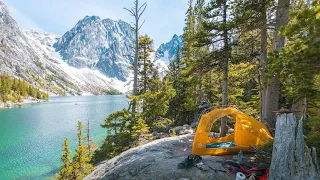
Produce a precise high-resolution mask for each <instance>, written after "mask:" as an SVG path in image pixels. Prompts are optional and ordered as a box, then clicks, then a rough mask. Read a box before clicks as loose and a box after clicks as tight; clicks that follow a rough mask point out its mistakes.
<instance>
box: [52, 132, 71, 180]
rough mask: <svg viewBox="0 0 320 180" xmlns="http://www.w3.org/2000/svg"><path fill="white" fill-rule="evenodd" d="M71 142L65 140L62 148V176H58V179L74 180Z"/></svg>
mask: <svg viewBox="0 0 320 180" xmlns="http://www.w3.org/2000/svg"><path fill="white" fill-rule="evenodd" d="M70 153H71V151H70V148H69V140H68V138H66V139H65V141H64V143H63V146H62V157H61V161H62V163H63V165H62V166H61V168H60V174H56V178H57V179H61V180H67V179H71V178H72V170H73V169H72V160H71V157H70Z"/></svg>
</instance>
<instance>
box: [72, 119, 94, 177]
mask: <svg viewBox="0 0 320 180" xmlns="http://www.w3.org/2000/svg"><path fill="white" fill-rule="evenodd" d="M89 162H90V159H89V156H88V153H87V150H86V147H85V146H84V145H83V125H82V122H80V121H79V122H78V148H77V149H76V152H75V155H74V157H73V160H72V179H83V178H84V177H86V175H88V174H89V173H91V172H92V171H93V166H92V165H91V164H90V163H89Z"/></svg>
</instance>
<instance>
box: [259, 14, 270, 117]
mask: <svg viewBox="0 0 320 180" xmlns="http://www.w3.org/2000/svg"><path fill="white" fill-rule="evenodd" d="M261 13H262V17H261V18H262V21H263V22H262V23H263V25H262V27H261V55H260V69H259V76H260V77H259V84H260V120H261V121H263V116H264V109H265V99H266V90H267V78H266V75H265V72H264V68H265V66H266V64H265V60H266V59H267V43H268V41H267V12H266V9H264V10H263V12H261Z"/></svg>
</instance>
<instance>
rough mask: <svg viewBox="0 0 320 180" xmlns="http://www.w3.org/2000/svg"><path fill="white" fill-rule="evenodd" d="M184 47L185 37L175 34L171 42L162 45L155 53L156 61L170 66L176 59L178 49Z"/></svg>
mask: <svg viewBox="0 0 320 180" xmlns="http://www.w3.org/2000/svg"><path fill="white" fill-rule="evenodd" d="M182 47H183V37H182V36H178V35H176V34H175V35H174V36H173V37H172V39H171V41H170V42H168V43H164V44H161V45H160V47H159V48H158V50H157V51H156V53H155V60H159V61H162V62H164V63H165V64H166V65H168V64H169V63H170V61H171V60H173V59H174V58H175V56H176V53H177V50H178V48H182Z"/></svg>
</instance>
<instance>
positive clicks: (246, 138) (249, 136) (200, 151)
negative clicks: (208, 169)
mask: <svg viewBox="0 0 320 180" xmlns="http://www.w3.org/2000/svg"><path fill="white" fill-rule="evenodd" d="M228 115H232V117H233V119H234V120H235V127H234V133H233V134H230V135H228V136H226V137H220V138H212V137H209V133H210V131H211V128H212V125H213V123H214V122H215V121H217V120H218V119H219V118H222V117H225V116H228ZM272 139H273V137H272V136H271V134H270V133H269V131H268V129H267V127H266V125H265V124H263V123H262V122H260V121H257V120H255V119H254V118H252V117H250V116H248V115H246V114H245V113H243V112H241V111H239V110H237V109H235V108H233V107H228V108H224V109H214V110H212V111H210V112H209V113H207V114H205V115H203V116H202V117H201V120H200V123H199V125H198V128H197V131H196V134H195V137H194V140H193V145H192V154H196V155H199V156H202V155H213V156H215V155H228V154H237V153H238V152H239V151H240V150H242V152H243V153H245V152H248V151H249V150H250V149H251V148H252V147H260V146H263V145H264V144H266V143H267V142H268V141H270V140H272ZM217 143H228V144H230V146H229V147H217V145H219V144H217ZM232 143H234V145H233V144H232ZM212 147H216V148H212Z"/></svg>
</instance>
